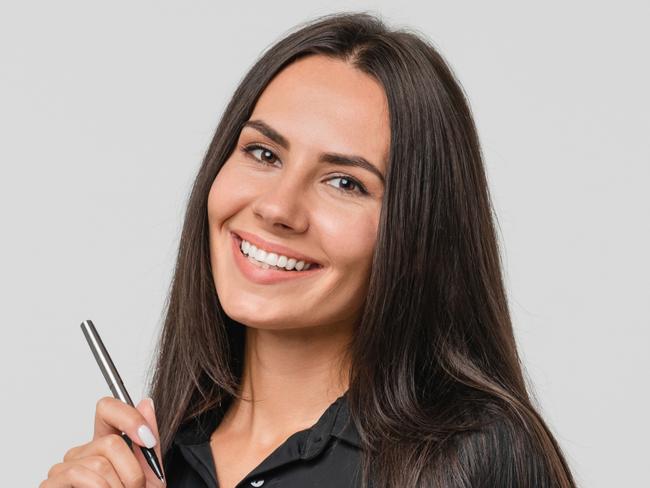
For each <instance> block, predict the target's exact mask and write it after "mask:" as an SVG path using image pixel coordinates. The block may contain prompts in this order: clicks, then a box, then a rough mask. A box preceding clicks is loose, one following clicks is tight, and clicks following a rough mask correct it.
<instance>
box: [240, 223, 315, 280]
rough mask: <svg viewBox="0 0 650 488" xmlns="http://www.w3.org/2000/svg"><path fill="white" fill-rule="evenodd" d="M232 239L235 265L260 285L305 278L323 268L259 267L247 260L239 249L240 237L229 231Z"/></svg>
mask: <svg viewBox="0 0 650 488" xmlns="http://www.w3.org/2000/svg"><path fill="white" fill-rule="evenodd" d="M230 237H231V241H232V252H233V254H234V257H235V262H236V263H237V267H238V268H239V270H240V271H241V272H242V274H243V275H244V276H245V277H246V278H248V279H249V280H250V281H252V282H254V283H259V284H262V285H270V284H272V283H280V282H283V281H289V280H295V279H300V278H307V277H309V276H314V275H315V274H316V273H318V272H319V271H321V270H322V269H323V268H322V267H318V268H311V267H310V268H309V269H308V270H303V271H280V270H277V269H271V268H269V269H264V268H260V267H258V266H256V265H254V264H253V263H251V262H250V261H249V260H248V257H246V256H244V255H243V254H242V252H241V250H240V246H241V238H239V237H238V236H236V235H235V234H233V233H232V232H231V233H230Z"/></svg>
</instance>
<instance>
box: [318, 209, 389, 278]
mask: <svg viewBox="0 0 650 488" xmlns="http://www.w3.org/2000/svg"><path fill="white" fill-rule="evenodd" d="M360 210H361V209H360ZM378 220H379V219H378V215H377V214H376V212H369V211H368V209H363V211H359V212H355V211H348V212H345V213H341V214H338V215H331V214H330V215H327V214H325V215H323V216H322V217H320V219H319V228H320V229H321V235H322V242H323V243H324V247H325V249H326V250H327V254H328V255H329V256H330V259H331V260H332V262H336V263H337V264H338V265H339V267H341V268H342V269H344V270H345V272H348V273H350V274H355V275H358V274H359V273H361V274H364V275H365V274H367V273H368V271H369V267H370V264H371V263H372V255H373V251H374V249H375V243H376V239H377V226H378Z"/></svg>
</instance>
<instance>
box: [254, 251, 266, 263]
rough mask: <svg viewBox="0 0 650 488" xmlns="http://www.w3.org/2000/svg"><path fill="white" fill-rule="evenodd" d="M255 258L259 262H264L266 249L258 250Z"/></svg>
mask: <svg viewBox="0 0 650 488" xmlns="http://www.w3.org/2000/svg"><path fill="white" fill-rule="evenodd" d="M254 258H255V259H257V260H258V261H262V262H264V258H266V251H265V250H264V249H258V250H257V251H255V256H254Z"/></svg>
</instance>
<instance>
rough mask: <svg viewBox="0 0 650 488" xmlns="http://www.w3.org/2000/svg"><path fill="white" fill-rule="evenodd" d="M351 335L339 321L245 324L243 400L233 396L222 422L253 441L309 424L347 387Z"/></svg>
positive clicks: (264, 441)
mask: <svg viewBox="0 0 650 488" xmlns="http://www.w3.org/2000/svg"><path fill="white" fill-rule="evenodd" d="M349 340H350V330H349V328H343V327H338V328H337V327H333V328H328V329H325V328H320V327H310V328H303V329H289V330H267V329H255V328H251V327H247V329H246V348H245V356H244V368H243V371H242V381H241V385H240V393H241V395H242V400H239V399H235V400H234V401H233V404H232V406H231V408H230V409H229V410H228V412H227V415H226V416H225V417H224V420H223V424H224V425H223V427H224V428H227V429H228V430H231V429H232V430H231V431H232V432H237V434H238V435H239V436H242V437H243V438H247V439H248V440H249V442H252V443H255V444H257V445H263V444H273V443H276V442H277V441H278V439H284V438H286V437H287V435H290V434H291V433H293V432H297V431H299V430H303V429H306V428H308V427H311V426H312V425H313V424H315V423H316V421H317V420H318V418H319V417H320V416H321V415H322V413H323V412H324V411H325V409H326V408H327V407H328V406H329V405H330V404H331V403H332V402H334V400H336V399H337V398H338V397H339V396H341V395H343V394H344V393H345V391H346V390H347V388H348V385H349V360H348V358H347V357H346V356H345V354H344V353H345V350H346V347H347V345H348V343H349ZM240 438H241V437H240Z"/></svg>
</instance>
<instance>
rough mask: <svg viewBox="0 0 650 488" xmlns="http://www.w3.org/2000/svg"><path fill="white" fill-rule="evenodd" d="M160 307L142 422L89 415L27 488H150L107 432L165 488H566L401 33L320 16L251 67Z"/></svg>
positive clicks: (426, 76) (455, 147)
mask: <svg viewBox="0 0 650 488" xmlns="http://www.w3.org/2000/svg"><path fill="white" fill-rule="evenodd" d="M167 305H168V306H167V315H166V320H165V324H164V329H163V331H162V335H161V340H160V343H159V348H158V357H157V361H156V364H155V368H154V376H153V381H152V390H151V391H152V398H153V403H154V404H155V406H156V414H155V415H154V413H153V405H152V404H151V403H150V402H148V401H143V402H141V403H140V404H139V405H138V406H137V408H133V407H130V406H128V405H124V404H122V403H121V402H119V401H117V400H114V399H112V398H104V399H101V400H100V401H99V403H98V405H97V411H96V424H95V434H94V438H93V440H92V441H91V442H89V443H88V444H84V445H82V446H78V447H74V448H72V449H71V450H69V451H68V452H67V453H66V456H65V457H64V460H63V462H62V463H59V464H57V465H55V466H53V468H52V469H51V470H50V472H49V473H48V479H47V480H46V481H44V482H43V483H42V485H41V487H42V488H54V487H63V486H75V487H82V486H83V487H86V486H88V487H90V486H93V487H94V486H110V487H115V486H123V485H124V486H128V487H131V486H134V487H135V486H145V485H146V486H147V487H157V486H161V482H160V481H158V479H157V478H156V477H155V476H154V475H153V473H152V471H151V469H149V468H148V466H147V464H146V462H144V460H143V457H142V456H141V453H140V452H139V450H137V449H136V450H135V452H134V453H133V452H131V451H130V450H129V449H128V447H127V446H126V444H125V443H124V442H123V441H122V439H121V438H120V436H119V433H120V432H126V433H127V434H128V435H129V436H130V437H131V438H132V439H133V440H134V441H135V442H136V443H138V444H140V445H152V444H154V443H155V445H156V450H157V453H158V455H159V457H160V458H161V459H164V462H163V466H164V469H165V475H166V477H167V482H168V485H169V486H171V487H185V486H194V487H199V486H200V487H203V486H209V487H215V486H219V487H220V488H232V487H235V486H237V487H243V486H283V487H294V486H302V487H304V486H327V487H329V486H331V487H345V486H368V485H370V486H373V487H376V488H379V487H432V486H435V487H477V486H481V487H556V486H557V487H572V486H574V481H573V479H572V476H571V473H570V471H569V469H568V467H567V464H566V462H565V460H564V458H563V455H562V453H561V450H560V448H559V447H558V445H557V443H556V441H555V440H554V438H553V435H552V433H551V432H550V431H549V429H548V427H547V426H546V425H545V423H544V421H543V419H542V418H541V417H540V416H539V414H538V413H537V412H536V410H535V408H534V407H533V405H532V403H531V400H530V398H529V395H528V393H527V390H526V385H525V381H524V378H523V374H522V368H521V364H520V361H519V357H518V355H517V350H516V344H515V340H514V337H513V332H512V326H511V322H510V317H509V312H508V306H507V300H506V294H505V291H504V286H503V282H502V275H501V269H500V261H499V254H498V247H497V241H496V236H495V230H494V226H493V221H492V210H491V203H490V199H489V192H488V188H487V183H486V178H485V173H484V168H483V163H482V158H481V153H480V147H479V141H478V137H477V133H476V129H475V126H474V123H473V120H472V116H471V112H470V109H469V107H468V104H467V101H466V99H465V97H464V95H463V92H462V89H461V87H460V85H459V83H458V82H457V81H456V79H455V78H454V76H453V73H452V72H451V70H450V68H449V67H448V66H447V64H446V63H445V61H444V60H443V58H442V57H441V56H440V54H439V53H437V52H436V51H435V50H434V49H433V48H432V47H431V46H430V45H429V44H428V43H427V42H425V41H424V40H423V39H422V38H420V37H419V36H418V35H416V34H414V33H413V32H409V31H406V30H401V31H395V30H390V29H389V28H388V27H387V26H386V25H385V24H384V23H383V22H382V21H381V20H380V19H378V18H376V17H373V16H371V15H369V14H366V13H354V14H353V13H346V14H335V15H329V16H324V17H322V18H318V19H316V20H314V21H312V22H310V23H308V24H306V25H303V26H301V27H300V29H296V30H295V31H294V32H292V33H290V34H289V35H288V36H287V37H286V38H284V39H282V40H281V41H280V42H278V43H277V44H276V45H274V46H273V47H271V48H270V49H268V51H267V52H265V53H264V55H263V56H262V57H261V59H260V60H259V61H258V62H257V63H256V64H255V65H254V66H253V68H252V69H251V71H250V72H249V73H248V74H247V76H246V77H245V78H244V80H243V81H242V82H241V84H240V86H239V87H238V89H237V91H236V92H235V94H234V96H233V98H232V100H231V102H230V104H229V105H228V107H227V109H226V111H225V114H224V117H223V119H222V121H221V123H220V124H219V126H218V128H217V130H216V133H215V135H214V138H213V140H212V143H211V145H210V147H209V149H208V152H207V154H206V156H205V159H204V161H203V165H202V166H201V168H200V170H199V173H198V176H197V178H196V180H195V183H194V186H193V189H192V193H191V196H190V200H189V204H188V209H187V213H186V216H185V224H184V228H183V232H182V236H181V242H180V249H179V254H178V260H177V264H176V269H175V274H174V278H173V284H172V287H171V292H170V297H169V301H168V304H167ZM156 420H157V421H156ZM147 426H149V427H150V429H149V430H147V429H148V427H147ZM158 431H160V433H161V435H160V436H159V435H158Z"/></svg>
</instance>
